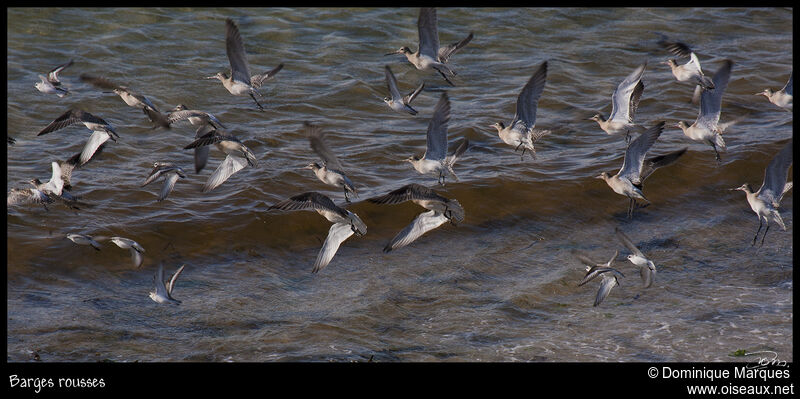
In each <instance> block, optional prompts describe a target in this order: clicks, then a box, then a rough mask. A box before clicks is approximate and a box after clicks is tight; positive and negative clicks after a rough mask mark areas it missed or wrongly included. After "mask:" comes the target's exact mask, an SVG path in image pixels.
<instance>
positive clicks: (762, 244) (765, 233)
mask: <svg viewBox="0 0 800 399" xmlns="http://www.w3.org/2000/svg"><path fill="white" fill-rule="evenodd" d="M768 231H769V220H767V228H766V230H764V235H763V236H761V245H759V248H760V247H763V246H764V239H765V238H767V232H768Z"/></svg>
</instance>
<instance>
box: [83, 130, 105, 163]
mask: <svg viewBox="0 0 800 399" xmlns="http://www.w3.org/2000/svg"><path fill="white" fill-rule="evenodd" d="M110 137H111V136H110V135H109V133H108V132H106V131H102V130H95V131H93V132H92V135H91V136H89V141H87V142H86V145H84V146H83V151H81V158H80V161H81V165H83V164H85V163H86V162H89V160H90V159H91V158H92V156H93V155H94V153H95V151H97V148H98V147H100V146H101V145H102V144H103V143H105V142H106V141H108V139H109V138H110Z"/></svg>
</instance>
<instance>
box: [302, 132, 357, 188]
mask: <svg viewBox="0 0 800 399" xmlns="http://www.w3.org/2000/svg"><path fill="white" fill-rule="evenodd" d="M303 127H304V129H305V132H306V136H308V141H309V143H310V144H311V149H312V150H314V152H315V153H316V154H317V156H318V157H320V158H321V159H322V162H323V164H322V165H320V164H319V163H317V162H313V163H310V164H309V165H308V166H306V167H305V169H311V170H312V171H313V172H314V175H316V176H317V178H318V179H319V180H320V181H321V182H323V183H325V184H328V185H331V186H335V187H339V188H341V189H343V190H344V200H345V201H347V202H350V198H347V193H352V194H353V196H354V197H356V198H358V192H357V191H356V187H355V186H354V185H353V182H352V181H350V178H349V177H347V175H346V174H345V172H344V168H343V167H342V164H341V163H339V159H338V158H336V154H334V153H333V151H331V149H330V147H328V144H327V143H325V132H324V131H323V130H322V129H320V128H319V126H314V125H312V124H311V123H309V122H303Z"/></svg>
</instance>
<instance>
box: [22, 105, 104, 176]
mask: <svg viewBox="0 0 800 399" xmlns="http://www.w3.org/2000/svg"><path fill="white" fill-rule="evenodd" d="M75 123H83V125H84V126H86V128H87V129H89V130H91V131H92V135H91V136H90V137H89V140H88V141H87V142H86V144H85V145H84V146H83V151H82V152H81V156H80V163H81V165H83V164H85V163H86V162H89V159H91V158H92V156H93V155H94V154H95V152H96V151H97V150H98V148H99V147H100V146H102V145H103V143H105V142H106V141H108V139H111V140H112V141H114V142H116V141H117V139H116V138H114V136H116V137H119V134H117V132H116V131H114V127H113V126H111V124H109V123H108V122H106V121H104V120H103V119H101V118H99V117H97V116H94V115H92V114H90V113H88V112H85V111H82V110H79V109H70V110H68V111H67V112H64V113H63V114H61V116H59V117H58V118H56V120H54V121H52V122H50V124H49V125H47V126H46V127H45V128H44V129H42V131H40V132H39V134H37V136H41V135H43V134H47V133H50V132H54V131H56V130H60V129H63V128H65V127H67V126H70V125H73V124H75Z"/></svg>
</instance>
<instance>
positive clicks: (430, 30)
mask: <svg viewBox="0 0 800 399" xmlns="http://www.w3.org/2000/svg"><path fill="white" fill-rule="evenodd" d="M436 25H437V20H436V9H435V8H420V9H419V18H418V19H417V29H418V30H419V53H420V54H422V55H427V56H428V57H431V58H433V59H434V60H435V59H437V58H439V32H438V30H437V27H436Z"/></svg>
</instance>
